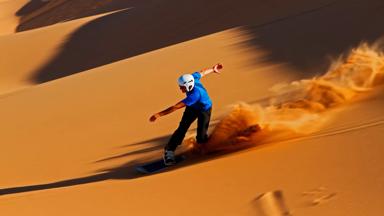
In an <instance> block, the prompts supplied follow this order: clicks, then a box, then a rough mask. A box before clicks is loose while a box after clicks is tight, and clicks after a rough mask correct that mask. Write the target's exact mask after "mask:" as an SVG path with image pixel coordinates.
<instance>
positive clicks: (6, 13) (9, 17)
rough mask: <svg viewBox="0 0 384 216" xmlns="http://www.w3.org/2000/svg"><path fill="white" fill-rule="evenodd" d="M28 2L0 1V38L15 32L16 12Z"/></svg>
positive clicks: (17, 22)
mask: <svg viewBox="0 0 384 216" xmlns="http://www.w3.org/2000/svg"><path fill="white" fill-rule="evenodd" d="M27 2H28V0H2V1H0V36H1V35H4V34H11V33H14V32H15V31H16V28H17V26H18V25H19V19H18V17H17V15H16V11H17V10H18V9H19V8H21V7H22V6H23V5H25V4H26V3H27Z"/></svg>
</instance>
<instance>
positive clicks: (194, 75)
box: [192, 72, 201, 80]
mask: <svg viewBox="0 0 384 216" xmlns="http://www.w3.org/2000/svg"><path fill="white" fill-rule="evenodd" d="M192 76H193V78H195V79H197V80H200V79H201V74H200V73H199V72H195V73H193V74H192Z"/></svg>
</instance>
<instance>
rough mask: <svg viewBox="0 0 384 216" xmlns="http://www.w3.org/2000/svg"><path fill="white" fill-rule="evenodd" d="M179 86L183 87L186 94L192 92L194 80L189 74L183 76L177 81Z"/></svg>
mask: <svg viewBox="0 0 384 216" xmlns="http://www.w3.org/2000/svg"><path fill="white" fill-rule="evenodd" d="M177 83H178V84H179V86H184V87H185V89H186V90H187V92H190V91H192V89H193V87H194V86H195V78H193V76H192V75H191V74H184V75H182V76H180V77H179V79H178V80H177Z"/></svg>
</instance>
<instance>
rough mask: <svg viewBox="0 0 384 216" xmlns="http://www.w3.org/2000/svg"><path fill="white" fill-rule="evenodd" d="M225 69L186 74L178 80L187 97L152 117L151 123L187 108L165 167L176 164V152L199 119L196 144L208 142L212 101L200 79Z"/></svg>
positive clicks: (166, 155) (169, 147) (167, 152)
mask: <svg viewBox="0 0 384 216" xmlns="http://www.w3.org/2000/svg"><path fill="white" fill-rule="evenodd" d="M222 68H223V66H222V65H221V64H216V65H214V66H213V67H212V68H208V69H203V70H201V71H200V72H194V73H192V74H184V75H182V76H180V77H179V79H178V80H177V82H178V84H179V87H180V90H181V91H182V92H183V93H186V95H187V97H186V98H185V99H183V100H181V101H180V102H178V103H177V104H175V105H173V106H171V107H169V108H167V109H165V110H163V111H161V112H159V113H156V114H154V115H152V116H151V118H150V119H149V120H150V121H151V122H154V121H156V119H158V118H159V117H161V116H164V115H167V114H169V113H172V112H174V111H176V110H178V109H181V108H183V107H186V108H185V111H184V114H183V117H182V119H181V121H180V124H179V127H178V128H177V129H176V131H175V132H174V133H173V135H172V137H171V138H170V140H169V142H168V144H167V145H166V146H165V148H164V156H163V159H164V163H165V165H167V166H168V165H172V164H175V162H176V161H175V153H174V152H175V150H176V148H177V146H178V145H180V144H181V143H182V142H183V139H184V137H185V134H186V133H187V131H188V128H189V126H190V125H191V124H192V123H193V122H194V121H195V120H196V119H197V135H196V142H197V143H198V144H199V145H201V144H204V143H206V142H207V141H208V134H207V131H208V126H209V121H210V119H211V111H212V101H211V99H210V98H209V96H208V93H207V90H206V89H205V88H204V86H203V85H202V84H201V82H200V79H201V78H202V77H204V76H206V75H208V74H210V73H212V72H213V73H220V70H221V69H222Z"/></svg>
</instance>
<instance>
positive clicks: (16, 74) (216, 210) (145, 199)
mask: <svg viewBox="0 0 384 216" xmlns="http://www.w3.org/2000/svg"><path fill="white" fill-rule="evenodd" d="M98 2H99V4H96V3H95V1H91V0H89V1H88V0H87V1H55V0H52V1H50V2H48V3H44V4H41V3H39V2H36V1H30V2H28V1H21V0H20V1H0V9H5V8H6V7H5V6H7V5H8V6H9V7H8V6H7V8H6V10H2V11H5V12H6V13H3V14H4V16H3V14H1V15H0V31H1V32H4V34H3V35H1V36H0V47H1V50H2V52H0V76H1V80H0V93H1V96H0V119H1V122H2V124H0V137H1V147H2V151H1V153H0V164H1V165H0V170H2V175H1V178H0V200H1V203H2V205H0V212H1V213H2V214H4V215H26V214H28V215H69V214H70V215H106V214H109V215H127V214H130V215H153V214H159V215H197V214H200V215H257V212H259V214H261V213H260V209H258V208H260V204H257V202H256V203H255V199H256V198H257V197H260V195H262V194H270V193H271V192H273V191H280V192H282V193H284V205H283V206H284V211H285V212H288V211H289V212H290V213H291V214H292V215H314V216H316V215H356V216H360V215H380V214H381V212H383V211H384V209H383V207H382V204H381V197H382V193H383V192H384V191H383V189H382V179H383V178H384V176H383V173H384V172H383V169H384V167H383V164H384V163H383V161H382V154H383V152H384V148H383V146H382V141H383V139H384V137H383V129H384V126H383V121H384V116H383V114H382V108H383V105H384V95H383V93H382V92H383V89H382V86H377V87H375V88H374V89H373V90H371V91H370V92H369V93H366V94H362V95H361V96H357V97H355V99H354V100H351V101H348V102H347V103H343V105H341V106H338V107H335V108H332V109H330V110H329V111H328V112H327V114H326V115H327V121H325V122H324V123H323V124H322V125H321V127H320V128H317V129H316V130H315V131H312V132H311V133H308V134H305V135H300V136H295V137H290V138H289V139H288V138H287V137H285V138H284V139H271V140H266V141H265V142H264V145H261V146H257V143H254V144H255V146H256V147H254V148H249V149H246V150H243V151H238V152H232V153H228V154H213V155H206V156H196V157H192V158H191V159H190V160H187V161H186V162H185V163H184V164H181V166H179V167H176V168H174V169H171V170H170V171H169V172H164V173H160V174H156V175H150V176H142V175H139V174H137V173H135V172H134V171H133V167H134V166H135V165H137V164H138V163H139V162H140V161H143V160H147V159H151V158H156V157H159V156H160V154H161V150H162V148H163V145H164V143H165V142H166V141H167V140H168V137H169V135H170V134H171V133H172V132H173V130H174V129H175V127H176V126H177V123H178V121H179V118H180V116H181V114H182V112H181V111H180V112H177V113H175V114H173V115H170V116H167V117H164V118H162V119H160V120H159V121H158V122H156V123H155V124H152V123H150V122H149V121H148V118H149V116H150V115H151V114H152V113H153V112H156V111H159V110H161V109H162V108H165V107H167V106H168V105H171V104H173V103H176V102H177V101H179V100H180V99H182V98H183V95H182V94H181V93H179V92H178V88H177V86H176V81H175V80H176V78H177V77H178V76H179V75H180V74H182V73H185V72H193V71H196V70H199V69H201V68H204V67H207V66H210V65H213V64H215V63H217V62H222V63H223V64H224V65H225V70H224V71H223V73H222V74H220V75H218V76H216V75H212V76H209V77H207V78H205V79H204V80H203V82H204V84H205V86H206V87H207V89H208V91H209V92H210V95H211V97H212V99H213V101H214V113H213V125H212V129H213V128H214V127H215V126H216V125H217V123H218V122H219V121H220V119H222V117H223V116H226V115H227V114H228V112H229V110H230V108H228V106H229V105H233V104H236V103H237V102H239V101H242V102H247V103H249V104H252V105H254V104H256V103H259V104H261V105H262V106H265V105H267V104H268V101H269V99H270V98H272V96H274V95H273V93H271V92H270V91H269V89H270V88H271V87H272V86H274V85H275V84H277V83H289V82H291V81H293V80H301V79H310V78H313V77H314V76H316V75H321V74H324V73H325V72H326V71H327V69H328V67H329V64H330V63H331V61H330V60H329V59H327V58H328V56H334V57H337V56H338V55H341V54H343V53H344V54H345V53H348V52H349V51H350V49H351V48H354V47H357V45H358V44H360V42H362V41H367V42H373V41H376V40H377V39H379V38H380V37H382V36H383V33H384V32H383V30H382V29H381V28H380V24H381V23H380V21H381V20H382V18H383V16H384V15H383V14H384V13H383V12H384V11H383V10H384V3H382V1H379V0H370V1H362V0H353V1H331V0H313V1H307V0H294V1H290V2H285V1H278V0H276V1H269V2H265V1H251V0H242V1H209V2H207V1H176V0H175V1H174V0H168V1H162V2H159V1H150V0H146V1H118V0H115V1H98ZM11 6H12V7H11ZM16 12H18V14H16ZM16 15H18V17H17V16H16ZM10 20H11V21H12V22H10ZM3 23H4V24H3ZM3 26H4V27H3ZM16 26H17V31H21V32H18V33H12V31H13V30H12V31H9V29H14V28H16ZM11 27H12V28H11ZM5 33H6V34H5ZM194 127H195V126H193V127H192V130H191V131H190V132H189V133H188V136H193V134H194V130H193V129H194ZM277 140H278V141H277ZM319 188H320V189H319ZM268 202H271V201H267V204H263V206H265V205H268V204H270V203H268ZM265 212H268V211H264V214H266V215H268V213H265Z"/></svg>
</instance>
